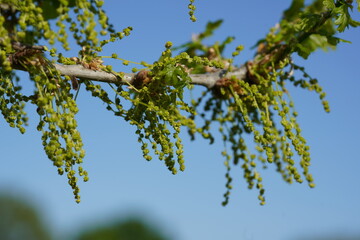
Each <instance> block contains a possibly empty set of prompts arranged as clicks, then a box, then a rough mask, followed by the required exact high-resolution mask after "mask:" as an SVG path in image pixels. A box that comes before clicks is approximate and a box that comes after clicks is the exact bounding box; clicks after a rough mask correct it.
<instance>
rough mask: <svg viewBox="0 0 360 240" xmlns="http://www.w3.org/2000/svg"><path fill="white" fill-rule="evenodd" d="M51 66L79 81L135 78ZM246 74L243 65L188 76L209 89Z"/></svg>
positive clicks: (114, 81)
mask: <svg viewBox="0 0 360 240" xmlns="http://www.w3.org/2000/svg"><path fill="white" fill-rule="evenodd" d="M53 65H54V67H55V69H56V70H58V71H59V72H60V74H61V75H64V76H71V77H77V78H80V79H91V80H94V81H99V82H107V83H114V84H123V83H133V81H134V76H135V74H134V73H125V74H124V76H123V78H120V77H119V76H116V75H115V74H112V73H109V72H104V71H101V70H98V71H95V70H91V69H88V68H85V67H83V66H82V65H62V64H58V63H55V64H53ZM246 73H247V68H246V66H245V65H244V66H242V67H240V68H237V69H236V70H235V71H233V72H229V73H226V71H225V70H218V71H216V72H213V73H206V74H189V76H190V78H191V79H192V84H195V85H202V86H205V87H207V88H209V89H210V88H212V87H214V85H215V83H216V81H218V80H219V79H221V78H224V77H227V78H228V77H232V76H235V77H236V78H238V79H244V78H245V77H246Z"/></svg>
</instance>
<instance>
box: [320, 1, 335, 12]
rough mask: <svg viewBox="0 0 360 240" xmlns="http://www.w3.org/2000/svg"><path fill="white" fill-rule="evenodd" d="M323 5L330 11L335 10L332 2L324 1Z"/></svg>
mask: <svg viewBox="0 0 360 240" xmlns="http://www.w3.org/2000/svg"><path fill="white" fill-rule="evenodd" d="M323 4H324V6H325V7H327V8H328V9H330V10H332V9H334V8H335V3H334V1H333V0H324V1H323Z"/></svg>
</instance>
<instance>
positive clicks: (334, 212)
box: [0, 0, 360, 240]
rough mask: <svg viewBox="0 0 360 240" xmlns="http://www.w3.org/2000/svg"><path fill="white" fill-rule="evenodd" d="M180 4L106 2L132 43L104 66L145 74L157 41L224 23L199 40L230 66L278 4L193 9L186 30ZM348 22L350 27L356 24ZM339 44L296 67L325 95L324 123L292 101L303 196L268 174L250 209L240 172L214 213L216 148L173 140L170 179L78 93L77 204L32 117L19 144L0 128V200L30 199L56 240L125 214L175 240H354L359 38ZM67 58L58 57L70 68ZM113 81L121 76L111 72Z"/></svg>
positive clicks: (305, 96)
mask: <svg viewBox="0 0 360 240" xmlns="http://www.w3.org/2000/svg"><path fill="white" fill-rule="evenodd" d="M187 4H188V3H187V1H182V2H177V3H174V2H173V1H165V0H153V1H121V3H120V1H107V2H106V3H105V6H104V7H105V9H106V11H107V13H108V14H109V16H110V20H111V21H112V23H114V25H115V27H116V28H117V29H118V30H121V29H122V28H125V27H127V26H133V28H134V31H133V33H132V34H131V36H130V37H128V38H126V39H124V40H122V41H121V42H119V43H115V44H113V45H111V46H110V47H109V48H108V49H105V51H104V55H110V54H111V53H112V52H115V53H117V54H118V55H119V56H121V57H123V58H125V59H129V60H134V61H141V60H145V61H148V62H153V61H154V60H156V59H157V58H158V56H159V54H160V53H161V51H162V50H163V46H164V43H165V42H166V41H172V42H173V43H174V45H175V46H176V45H180V44H182V43H184V42H187V41H189V40H190V38H191V34H193V33H198V32H200V31H202V30H203V29H204V26H205V24H206V23H207V21H210V20H211V21H214V20H217V19H224V24H223V26H222V28H220V29H219V30H218V31H217V32H216V34H215V36H214V37H213V38H211V39H210V40H212V41H218V40H219V41H221V40H223V39H225V38H226V37H227V36H235V37H236V40H235V42H234V44H233V45H231V46H230V47H229V48H228V49H227V51H228V53H231V52H232V50H233V49H232V48H231V47H233V48H235V46H236V45H238V44H243V45H244V46H245V50H244V52H243V53H242V54H241V55H240V57H238V58H237V61H238V62H237V63H239V64H240V63H242V62H245V61H246V60H249V59H250V58H251V57H252V56H253V52H252V51H251V50H250V47H251V46H253V45H254V44H255V43H256V41H257V40H259V39H260V38H262V37H263V36H264V35H265V34H266V33H267V31H268V29H269V28H270V27H272V26H274V25H275V23H276V22H278V21H279V19H280V17H281V13H282V11H283V10H284V9H285V8H287V7H288V5H289V1H285V0H278V1H235V0H223V1H221V3H220V2H219V1H214V0H208V1H197V2H196V6H197V12H196V16H197V18H198V22H196V23H192V22H191V21H190V20H189V19H188V15H187V11H188V10H187ZM354 16H355V19H358V20H359V19H360V17H359V13H358V12H354ZM340 37H342V38H344V39H347V40H350V41H352V42H353V43H352V44H347V43H344V44H340V46H339V47H338V49H337V50H336V51H330V52H326V53H325V52H322V51H319V52H317V53H315V54H312V55H311V56H310V58H309V60H308V61H306V62H304V61H301V60H300V63H301V64H302V65H304V66H305V67H306V69H307V71H308V73H309V74H311V75H312V76H314V77H316V78H318V79H319V81H320V84H321V85H322V86H323V88H324V90H325V91H326V92H327V99H328V100H329V102H330V107H331V113H330V114H326V113H325V112H324V111H323V110H322V106H321V103H320V101H319V100H318V97H317V95H315V94H314V93H308V92H306V91H303V90H301V89H292V95H293V98H294V101H295V104H296V109H297V111H298V112H299V114H300V116H299V122H300V125H301V127H302V129H303V135H304V136H305V138H306V139H307V140H308V143H309V145H310V146H311V154H312V166H311V172H312V173H313V175H314V177H315V183H316V184H317V187H316V188H315V189H309V188H308V187H307V185H306V184H293V185H288V184H286V183H284V182H283V181H282V180H281V177H280V176H279V175H278V174H277V173H275V172H274V171H271V169H269V170H268V171H266V172H264V184H265V188H266V199H267V204H266V205H265V206H260V205H259V203H258V200H257V192H256V191H249V190H247V188H246V185H245V182H244V180H243V179H242V177H241V176H242V174H241V172H240V170H234V171H233V175H236V174H237V176H235V179H234V188H235V189H234V191H233V192H232V194H231V199H230V204H229V205H228V206H227V207H222V206H221V204H220V203H221V201H222V194H223V193H224V191H225V187H224V185H225V178H224V174H225V168H224V166H223V159H222V157H221V155H220V152H221V151H222V144H221V143H220V142H219V143H218V144H214V145H208V143H207V142H206V141H202V140H200V141H197V142H190V141H189V138H188V137H186V135H184V137H185V138H184V144H185V161H186V162H185V163H186V170H185V172H183V173H179V174H177V175H175V176H173V175H172V174H171V173H170V172H169V171H168V170H167V169H166V167H165V166H164V164H163V163H162V162H160V161H158V160H157V159H154V160H152V161H151V162H146V161H145V160H144V159H142V155H141V151H140V146H139V145H138V143H137V138H136V136H135V134H133V132H134V129H133V128H132V127H131V126H129V125H128V124H126V123H125V122H124V121H122V120H121V119H117V118H115V117H114V116H113V115H112V114H111V113H110V112H108V111H106V110H105V106H103V104H101V103H99V102H98V101H97V100H96V99H94V98H91V97H90V95H89V94H88V93H86V92H84V91H82V92H80V95H79V100H78V104H79V109H80V112H79V114H78V116H77V120H78V124H79V129H80V131H81V134H82V137H83V141H84V144H85V149H86V153H87V155H86V158H85V160H84V161H85V163H84V168H85V169H86V170H87V171H88V172H89V176H90V181H89V182H88V183H81V185H80V186H81V197H82V202H81V204H76V203H75V201H74V200H73V196H72V193H71V189H70V187H68V185H67V180H66V178H65V177H63V176H58V175H57V171H56V169H55V168H54V167H53V166H52V164H51V162H50V161H49V160H48V159H47V158H46V156H45V154H44V153H43V150H42V145H41V139H40V134H39V133H38V132H36V130H35V128H36V121H37V116H36V114H34V108H33V107H28V108H27V109H28V111H29V117H30V126H29V127H28V129H27V133H26V134H25V135H20V133H19V132H18V131H17V130H16V129H11V128H9V127H7V125H6V124H5V123H4V120H2V119H0V132H1V136H2V137H1V138H0V150H1V167H0V190H2V191H6V192H10V193H13V194H19V196H25V197H28V198H29V199H31V200H32V201H33V202H34V204H35V205H36V206H37V207H38V209H39V210H40V211H41V213H42V216H43V217H44V219H45V221H46V223H47V225H48V226H49V227H50V228H51V229H52V230H53V231H54V232H55V233H56V234H57V235H58V236H63V235H62V234H65V233H69V232H70V233H71V232H76V231H77V230H79V229H82V227H84V226H87V224H95V223H101V222H106V221H108V220H111V219H116V218H122V217H126V216H128V215H129V214H137V215H139V216H142V217H144V218H146V219H148V220H149V221H150V222H152V223H153V224H154V225H156V226H158V228H160V229H162V230H164V231H165V233H166V234H168V235H169V236H171V237H173V239H175V240H197V239H208V240H213V239H214V240H215V239H244V240H261V239H267V240H291V239H297V237H302V236H317V235H333V234H357V235H360V230H359V226H360V207H359V202H360V188H359V182H360V174H359V170H360V159H359V154H358V152H357V150H358V149H359V143H360V141H359V136H360V126H359V124H358V122H359V118H360V110H359V107H358V104H359V103H360V94H359V89H360V81H359V80H360V79H359V76H360V75H359V67H360V57H359V53H360V31H359V29H350V30H348V31H347V32H346V33H344V34H341V35H340ZM75 50H77V49H74V51H72V52H69V53H67V55H68V56H75V55H76V51H75ZM115 69H117V70H119V71H125V70H126V69H124V68H123V66H122V65H121V63H118V66H116V67H115ZM24 76H25V75H24ZM25 81H26V78H25V79H24V82H25Z"/></svg>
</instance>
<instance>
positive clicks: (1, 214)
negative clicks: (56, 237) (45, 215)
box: [0, 193, 51, 240]
mask: <svg viewBox="0 0 360 240" xmlns="http://www.w3.org/2000/svg"><path fill="white" fill-rule="evenodd" d="M0 239H1V240H49V239H51V237H50V234H49V232H48V229H47V226H46V225H44V223H43V221H42V219H41V217H40V216H39V214H38V212H37V210H36V209H35V208H34V207H33V206H31V205H30V204H29V203H28V202H26V201H24V200H22V199H20V198H19V197H14V196H9V195H4V194H1V193H0Z"/></svg>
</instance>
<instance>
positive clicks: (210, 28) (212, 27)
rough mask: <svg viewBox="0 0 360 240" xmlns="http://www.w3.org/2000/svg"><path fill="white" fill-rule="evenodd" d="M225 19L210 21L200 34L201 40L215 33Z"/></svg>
mask: <svg viewBox="0 0 360 240" xmlns="http://www.w3.org/2000/svg"><path fill="white" fill-rule="evenodd" d="M222 23H223V20H217V21H215V22H208V24H206V29H205V31H204V32H203V33H201V34H200V35H199V40H202V39H204V38H207V37H210V36H212V35H213V34H214V31H215V30H216V29H217V28H219V27H220V26H221V24H222Z"/></svg>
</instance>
